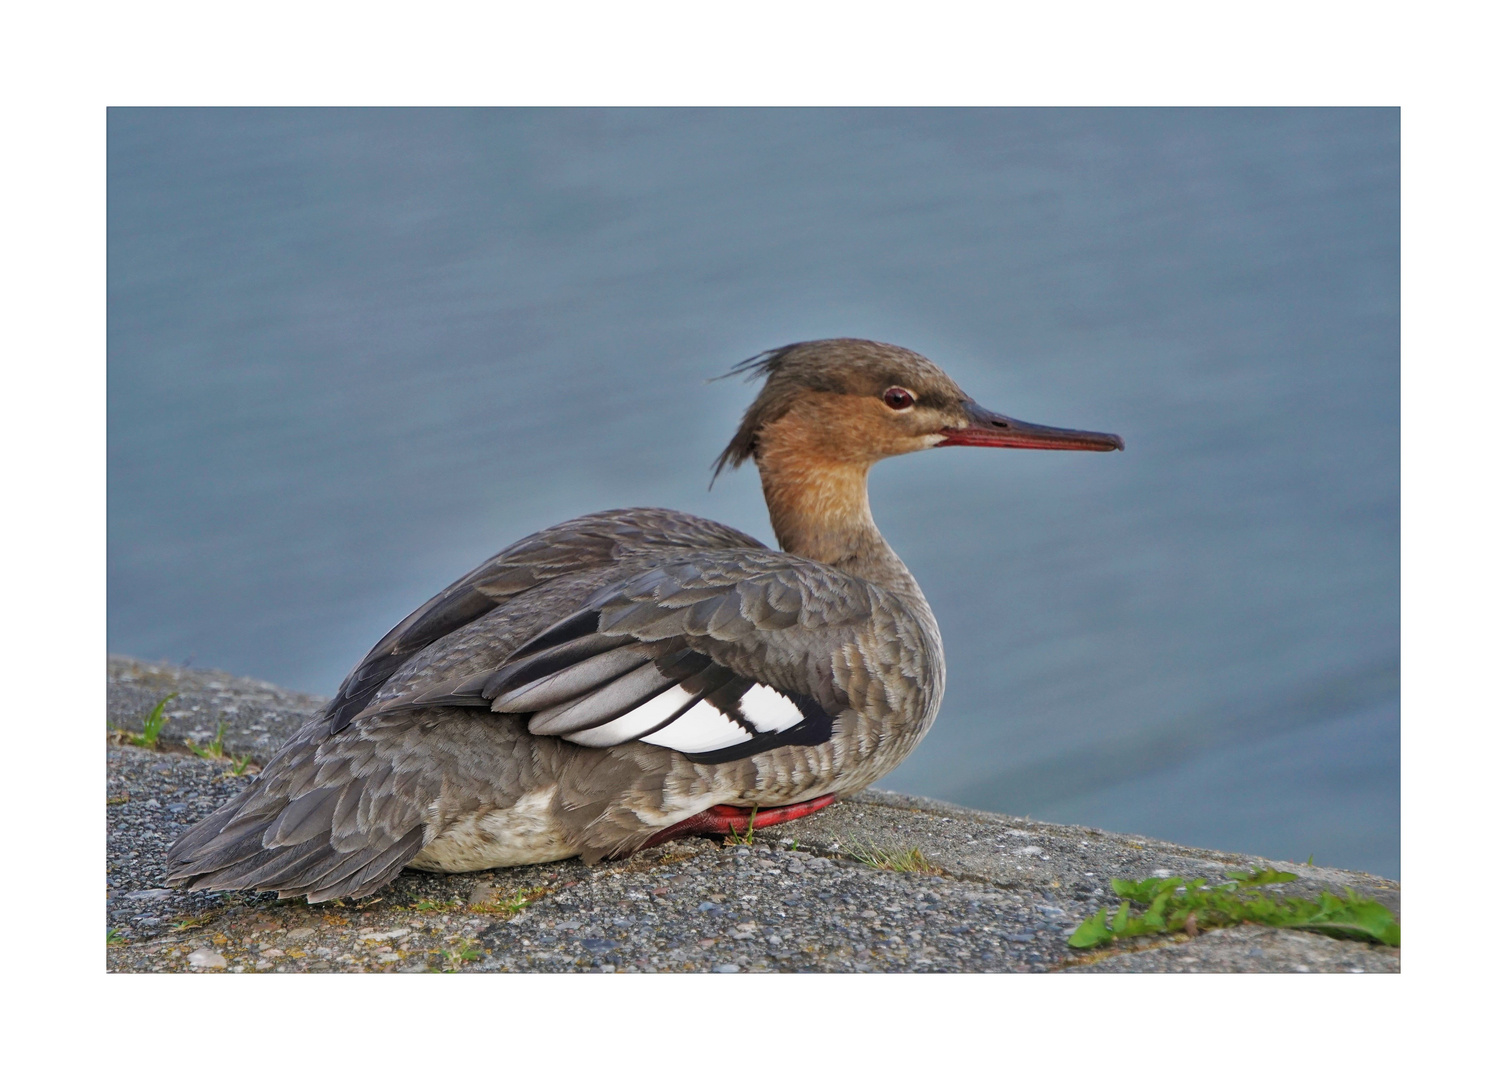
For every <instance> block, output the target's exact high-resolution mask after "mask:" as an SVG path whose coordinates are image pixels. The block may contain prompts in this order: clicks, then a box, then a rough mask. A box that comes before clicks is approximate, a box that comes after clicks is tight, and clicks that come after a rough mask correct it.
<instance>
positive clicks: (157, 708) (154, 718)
mask: <svg viewBox="0 0 1507 1080" xmlns="http://www.w3.org/2000/svg"><path fill="white" fill-rule="evenodd" d="M177 696H178V695H177V694H169V695H168V696H167V697H165V698H163V699H162V700H161V701H159V702H158V703H157V704H155V705H153V706H152V711H151V712H149V713H147V716H146V719H145V720H143V721H142V722H141V734H140V735H131V736H129V738H130V740H131V744H132V745H133V746H143V747H146V749H148V750H155V749H157V736H159V735H161V734H162V729H163V728H165V727H167V717H166V716H164V715H163V714H162V710H163V708H165V707H166V705H167V703H168V702H169V701H172V700H173V698H175V697H177Z"/></svg>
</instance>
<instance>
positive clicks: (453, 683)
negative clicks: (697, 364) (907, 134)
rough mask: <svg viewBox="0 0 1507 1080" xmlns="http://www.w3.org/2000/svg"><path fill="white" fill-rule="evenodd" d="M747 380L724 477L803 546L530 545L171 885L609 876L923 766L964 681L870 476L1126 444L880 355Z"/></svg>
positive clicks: (325, 726) (399, 652) (431, 613)
mask: <svg viewBox="0 0 1507 1080" xmlns="http://www.w3.org/2000/svg"><path fill="white" fill-rule="evenodd" d="M734 373H740V374H744V375H747V376H748V377H749V379H750V380H753V379H756V378H760V377H762V378H763V379H764V385H763V388H762V390H761V392H760V393H759V395H758V397H757V399H756V400H755V401H754V403H753V404H752V405H751V406H750V407H749V409H748V411H747V413H745V414H744V416H743V421H742V424H741V425H740V426H739V428H738V432H737V434H736V435H734V436H733V439H732V442H730V443H729V444H728V446H727V448H726V449H725V450H723V451H722V454H721V456H720V457H718V458H717V461H716V463H715V470H714V473H713V476H714V478H715V476H716V475H717V473H720V472H721V470H723V469H724V468H728V467H733V468H736V467H737V466H738V465H740V464H742V463H743V462H745V461H747V460H748V459H750V458H752V459H753V461H754V462H755V464H756V465H757V466H758V470H759V476H760V479H761V480H762V482H763V488H764V497H765V500H766V502H767V504H768V508H769V516H770V520H771V522H772V524H773V526H774V533H775V536H776V537H777V538H778V540H779V544H780V549H781V550H779V551H774V550H771V549H769V548H768V547H765V546H764V545H763V544H761V543H760V542H759V541H758V540H755V539H754V538H753V537H751V536H747V535H745V534H744V533H742V532H739V531H738V530H736V529H732V528H729V527H728V526H726V525H719V524H717V523H716V522H713V521H707V520H705V519H703V518H699V517H693V516H691V515H689V514H683V513H679V512H677V511H674V510H659V509H632V510H611V511H606V512H604V513H598V514H589V515H587V516H585V517H580V518H576V519H574V520H572V521H567V522H565V523H564V524H562V525H557V526H555V527H553V528H550V529H545V530H544V531H542V532H539V533H535V534H534V535H533V536H530V537H527V538H526V539H523V540H520V541H519V542H518V543H516V544H513V545H512V546H511V547H509V548H507V549H505V550H504V551H502V552H501V553H499V554H498V555H497V556H495V557H494V558H492V559H489V560H488V561H487V562H485V563H483V564H482V565H481V566H479V567H478V568H477V569H475V570H473V571H472V572H471V573H469V574H467V575H466V576H465V577H463V578H461V579H460V580H459V581H457V582H455V583H454V584H453V585H451V586H450V587H449V588H447V589H445V590H444V591H443V592H441V593H440V594H439V595H438V596H435V597H434V598H433V599H432V600H430V601H429V602H428V603H426V604H424V605H422V606H421V607H420V608H419V609H418V610H416V611H415V612H413V614H411V615H409V616H408V617H407V618H406V619H404V620H403V621H402V622H401V623H399V624H398V625H397V626H396V627H394V628H393V630H392V631H391V632H390V633H389V634H388V635H387V636H386V637H384V638H383V639H382V640H381V641H379V642H378V643H377V645H376V646H375V647H374V648H373V649H372V650H371V652H369V653H368V654H367V655H366V657H365V658H364V659H363V660H362V661H361V662H360V663H359V664H357V665H356V668H355V670H354V671H352V672H351V674H350V675H349V677H347V678H346V680H345V682H344V683H342V684H341V686H340V689H339V690H338V691H337V692H336V694H335V696H334V698H333V699H332V700H331V701H330V703H329V705H328V706H327V707H326V708H325V710H324V711H323V713H322V714H320V715H319V716H317V717H316V718H314V719H311V720H310V721H309V722H307V723H306V724H304V726H303V727H302V728H301V729H300V730H299V731H298V732H297V733H296V734H295V735H294V736H293V737H292V738H291V739H289V740H288V742H287V743H286V744H285V745H284V746H283V747H282V748H281V749H280V750H279V751H278V752H277V754H276V755H275V756H273V758H272V759H271V760H270V761H268V762H267V764H266V766H265V767H264V768H263V769H262V770H261V773H260V774H259V775H258V776H257V777H256V778H255V780H254V781H252V783H250V784H249V785H248V786H247V787H246V788H245V790H243V791H242V792H241V793H240V794H238V795H237V796H235V797H234V798H233V799H231V800H230V801H229V802H227V803H226V804H225V805H224V806H222V807H221V808H220V809H219V810H217V811H215V812H214V813H213V814H211V815H210V816H209V817H207V818H205V819H204V820H203V821H201V822H200V823H199V824H197V825H196V826H194V827H193V828H191V829H190V830H189V831H188V832H186V833H185V834H184V835H183V836H182V837H180V838H179V839H178V841H177V842H176V843H175V844H174V845H173V847H172V849H171V850H170V851H169V852H168V855H167V864H168V883H169V884H173V885H187V886H189V887H191V888H194V889H215V890H228V889H255V890H272V891H276V892H277V894H278V895H279V896H280V897H288V896H306V897H307V898H308V899H309V900H310V901H321V900H330V899H335V898H339V897H362V896H367V895H369V894H371V893H373V892H375V891H376V890H378V889H380V888H381V887H382V886H384V885H385V884H387V883H388V882H389V881H391V880H392V879H393V878H394V877H396V876H397V875H398V873H399V872H400V871H401V870H402V869H403V868H404V867H408V866H411V867H414V868H417V869H421V870H431V871H472V870H482V869H486V868H490V867H499V866H515V865H521V864H526V863H542V862H550V861H554V860H559V859H567V858H571V857H573V856H579V857H580V858H582V859H583V860H585V861H586V862H588V863H590V862H595V861H597V860H599V859H602V858H610V857H619V856H623V855H626V854H629V853H631V852H634V851H637V850H639V849H641V848H644V847H647V846H650V845H653V844H656V843H662V842H664V841H666V840H669V839H672V838H674V837H677V836H684V835H688V834H693V833H702V834H713V835H715V834H719V833H720V834H722V835H726V834H727V832H728V831H729V830H730V829H733V828H742V827H745V826H749V825H751V826H752V827H755V828H758V827H763V826H765V825H770V824H775V823H777V822H781V821H788V820H791V819H792V818H796V817H800V816H802V815H804V814H809V813H812V812H814V811H816V810H819V809H821V808H822V807H824V806H827V805H829V804H830V803H831V802H832V801H833V800H834V799H835V798H837V797H839V796H842V795H845V794H849V793H852V792H856V791H859V790H861V789H863V788H865V787H867V786H869V785H870V784H872V783H873V782H874V781H876V780H877V779H879V778H880V777H881V776H883V775H884V774H885V773H888V772H889V771H890V770H891V769H893V768H895V766H897V765H899V764H900V762H901V761H902V760H904V758H905V757H906V755H908V754H909V753H910V752H911V751H912V750H914V749H915V747H916V745H917V743H919V742H920V741H921V738H922V736H924V735H925V734H926V732H927V730H928V729H929V728H930V727H931V725H932V722H933V721H934V720H935V719H936V716H937V711H938V709H939V708H940V707H941V704H942V690H943V684H944V681H945V667H944V664H943V658H942V638H941V634H940V632H939V631H938V628H937V622H936V619H935V618H934V617H933V616H932V612H931V608H930V607H929V606H928V605H927V603H926V598H925V597H924V596H923V595H922V593H921V588H920V586H919V585H917V584H916V579H915V578H914V577H912V576H911V574H910V571H909V570H907V569H906V567H905V564H904V563H902V562H901V561H900V558H899V557H898V556H897V555H896V554H895V552H894V551H893V550H891V548H890V546H889V544H887V543H886V542H885V540H884V537H883V536H881V535H880V533H879V529H878V527H877V526H876V525H875V524H874V518H873V516H872V514H871V513H870V512H869V501H868V473H869V469H870V467H871V466H873V465H874V464H875V463H876V462H878V461H880V460H881V459H883V458H887V457H892V456H894V455H897V454H905V453H910V452H912V451H916V450H925V449H928V448H931V447H936V446H993V447H1028V448H1035V449H1044V450H1100V451H1104V450H1121V449H1124V444H1123V442H1122V441H1121V439H1120V438H1119V436H1117V435H1109V434H1102V433H1098V432H1089V431H1073V430H1068V429H1064V428H1051V427H1043V426H1040V425H1035V424H1026V423H1022V422H1020V421H1017V420H1012V419H1010V418H1009V417H1006V416H1001V415H999V414H997V413H993V412H990V411H988V410H987V409H984V408H982V407H980V406H979V405H978V404H977V403H976V402H974V400H973V399H972V398H970V397H969V396H968V395H967V394H965V393H963V391H962V390H960V389H959V388H958V386H957V385H956V384H955V383H954V382H953V381H952V380H951V379H950V378H948V377H947V375H946V374H944V373H943V372H942V370H941V369H940V368H938V367H937V366H936V365H935V364H933V363H932V362H931V361H929V360H927V359H926V358H925V357H923V356H920V355H919V354H917V353H914V352H911V351H909V350H907V349H902V348H899V347H896V346H893V345H883V344H879V343H877V342H872V341H862V340H857V339H851V338H840V339H833V340H827V341H808V342H801V343H798V344H795V345H787V346H785V347H784V348H781V349H773V350H771V351H769V352H765V353H761V354H760V355H758V356H755V357H752V358H751V359H749V360H746V361H744V362H743V363H742V364H740V365H738V366H737V367H736V368H734Z"/></svg>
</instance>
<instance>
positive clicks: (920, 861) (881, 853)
mask: <svg viewBox="0 0 1507 1080" xmlns="http://www.w3.org/2000/svg"><path fill="white" fill-rule="evenodd" d="M842 853H843V854H844V855H847V856H848V857H849V858H853V859H857V860H858V861H859V862H861V863H863V864H864V865H865V866H872V867H873V868H874V869H875V870H897V871H899V872H900V873H902V874H940V873H941V872H942V871H941V868H940V867H937V866H936V865H934V864H933V863H932V861H931V860H930V859H928V858H927V857H926V856H925V855H923V854H922V853H921V849H920V848H914V847H913V848H881V847H874V846H872V845H869V844H864V843H861V842H860V841H857V840H853V839H849V840H848V841H847V842H846V843H844V844H843V845H842Z"/></svg>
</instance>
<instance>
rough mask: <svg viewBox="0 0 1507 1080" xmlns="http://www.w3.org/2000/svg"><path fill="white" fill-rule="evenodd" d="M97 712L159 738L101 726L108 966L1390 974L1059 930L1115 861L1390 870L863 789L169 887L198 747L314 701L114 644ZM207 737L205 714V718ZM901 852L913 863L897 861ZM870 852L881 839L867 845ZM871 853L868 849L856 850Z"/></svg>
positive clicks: (1181, 939)
mask: <svg viewBox="0 0 1507 1080" xmlns="http://www.w3.org/2000/svg"><path fill="white" fill-rule="evenodd" d="M109 671H110V686H109V713H110V719H109V724H108V727H109V729H111V730H113V729H114V728H116V727H125V728H128V729H130V730H137V731H139V730H140V726H141V725H140V720H141V717H143V716H144V715H145V714H146V712H147V711H148V710H149V709H150V708H151V706H152V704H153V703H154V702H155V701H157V700H158V699H160V698H161V697H162V696H164V695H165V694H167V693H171V692H177V693H178V694H179V697H178V698H176V699H174V701H173V702H170V703H169V706H168V708H167V710H166V711H167V713H168V715H169V725H168V730H167V733H166V734H165V736H164V740H163V744H162V745H163V747H164V749H162V750H159V751H155V752H154V751H149V750H144V749H138V748H136V747H134V746H129V745H118V739H119V737H118V736H114V737H112V741H111V744H110V745H109V746H108V749H107V753H108V758H109V769H108V792H107V799H106V810H107V817H108V824H107V828H108V835H109V842H108V856H107V858H108V864H107V870H106V889H107V891H106V921H107V925H108V929H109V931H110V935H111V939H112V940H111V942H110V944H109V945H108V946H107V949H106V966H107V968H108V969H109V970H111V971H198V972H219V971H225V972H242V971H244V972H255V971H398V972H425V971H452V970H454V971H586V972H633V971H636V972H649V971H710V972H728V973H731V972H741V971H954V972H956V971H1053V970H1067V971H1074V972H1086V971H1310V972H1319V971H1334V972H1350V971H1393V972H1395V971H1398V970H1399V969H1400V958H1399V957H1400V954H1399V950H1397V949H1390V948H1386V947H1383V946H1372V945H1365V944H1361V943H1358V942H1352V941H1341V940H1335V939H1332V938H1327V937H1323V936H1320V935H1316V934H1305V933H1298V932H1295V931H1285V930H1273V929H1270V928H1265V927H1255V926H1244V927H1237V928H1233V929H1230V930H1216V931H1211V932H1208V933H1205V934H1200V935H1198V936H1197V937H1196V938H1193V939H1191V940H1190V939H1188V938H1186V937H1185V936H1184V935H1181V934H1179V935H1175V936H1169V937H1167V938H1164V939H1160V940H1158V941H1156V942H1153V943H1150V944H1149V945H1143V946H1133V947H1122V948H1119V949H1109V950H1095V951H1093V952H1090V953H1086V954H1085V953H1081V952H1078V951H1077V950H1071V949H1069V948H1068V947H1067V944H1066V939H1067V937H1068V935H1069V934H1071V932H1072V930H1073V929H1074V928H1075V927H1076V926H1077V925H1078V923H1079V922H1080V921H1082V920H1083V919H1085V918H1087V917H1089V916H1090V915H1092V914H1093V913H1094V911H1096V910H1097V909H1098V908H1099V907H1101V906H1104V905H1105V904H1106V903H1107V901H1106V899H1105V893H1106V892H1108V889H1109V880H1110V878H1111V877H1146V876H1150V875H1153V874H1160V875H1163V876H1165V875H1167V874H1176V875H1179V876H1200V877H1208V878H1210V879H1211V880H1218V879H1220V878H1221V877H1222V875H1223V874H1224V873H1225V872H1227V871H1228V870H1230V869H1235V868H1243V867H1249V866H1250V865H1252V864H1253V863H1255V862H1257V861H1260V862H1262V863H1263V865H1274V866H1276V867H1278V868H1279V869H1283V870H1289V871H1292V872H1293V873H1296V874H1299V880H1298V881H1295V882H1292V883H1290V884H1289V885H1287V886H1284V887H1283V888H1284V889H1285V891H1286V892H1287V893H1288V894H1289V895H1309V896H1312V895H1316V894H1317V893H1318V892H1319V891H1320V890H1321V889H1329V890H1331V891H1341V890H1342V888H1343V887H1345V886H1349V887H1351V888H1354V889H1356V890H1357V891H1358V892H1361V893H1363V894H1366V895H1369V896H1372V897H1374V898H1376V899H1378V900H1380V901H1381V902H1382V903H1384V904H1386V905H1387V906H1388V907H1390V908H1392V909H1393V910H1394V911H1396V910H1399V909H1400V892H1399V887H1398V885H1397V884H1396V883H1395V882H1390V881H1385V880H1383V879H1381V878H1376V877H1372V876H1370V875H1367V874H1358V873H1352V872H1347V871H1342V870H1333V869H1329V868H1325V867H1308V866H1302V865H1297V864H1289V863H1282V862H1269V861H1267V860H1256V859H1253V858H1251V857H1249V856H1241V855H1231V854H1228V853H1224V852H1216V851H1205V850H1200V849H1194V848H1185V847H1181V846H1178V845H1174V844H1168V843H1165V842H1162V841H1157V840H1149V839H1146V838H1144V837H1134V836H1123V835H1117V834H1113V833H1105V832H1102V831H1100V830H1097V829H1087V828H1081V827H1077V826H1065V825H1048V824H1043V823H1041V822H1035V821H1031V820H1029V819H1025V818H1014V817H1008V816H1004V815H999V814H988V813H983V812H981V811H975V810H968V809H964V808H962V807H957V806H951V805H949V804H946V803H939V802H934V801H932V800H928V799H918V798H913V797H909V796H904V795H898V794H894V793H889V792H877V791H869V792H865V793H863V794H862V795H860V796H858V797H856V798H854V799H850V800H846V801H844V802H841V803H839V804H837V805H835V806H833V807H831V808H830V809H828V810H824V811H822V812H821V813H818V814H815V815H813V816H812V817H809V818H804V819H802V820H800V821H796V822H792V823H790V824H789V825H784V826H779V827H776V828H772V829H764V830H760V831H759V832H758V833H757V834H756V842H755V843H753V844H739V843H730V842H727V843H725V842H721V841H713V840H702V839H695V840H688V841H680V842H676V843H672V844H668V845H666V846H664V847H659V848H654V849H652V850H650V851H646V852H642V853H640V854H638V855H635V856H633V857H632V858H629V859H625V860H622V861H620V862H615V863H607V864H602V865H598V866H596V867H587V866H583V865H582V864H581V863H580V862H578V861H576V860H573V859H572V860H568V861H566V862H561V863H553V864H550V865H547V866H534V867H518V868H513V869H504V870H492V871H486V872H482V873H476V874H453V875H446V874H429V873H422V872H418V871H405V872H404V873H403V874H402V875H401V876H400V877H399V878H398V879H397V880H396V881H394V882H393V883H392V884H391V885H389V886H388V887H387V888H385V889H383V890H382V891H381V892H380V893H378V894H377V895H376V896H374V897H370V898H368V899H367V900H365V901H360V902H349V901H347V902H343V903H342V902H333V903H328V904H318V905H312V906H311V905H309V904H307V903H306V902H305V901H303V900H276V899H274V898H272V897H270V896H266V895H255V894H244V893H216V894H203V893H186V892H182V891H178V890H168V889H163V888H162V887H161V880H162V862H161V857H162V853H163V852H164V851H165V850H166V849H167V847H168V846H169V845H170V844H171V843H172V841H173V839H174V838H175V837H176V836H177V835H178V834H179V833H180V832H181V831H182V830H183V829H184V828H186V827H187V826H188V825H190V824H192V823H193V822H194V821H197V820H198V819H199V818H200V817H202V816H203V815H205V814H206V813H208V812H209V811H210V810H212V809H213V808H214V807H216V806H218V805H219V804H220V803H221V802H223V801H224V800H225V799H227V798H229V797H230V796H231V795H232V794H234V793H235V792H236V791H237V790H239V789H240V787H241V786H242V785H244V784H246V783H249V782H251V779H252V775H253V771H254V769H255V765H254V764H253V765H251V766H249V767H248V769H247V772H246V773H245V774H243V775H240V776H237V775H235V773H234V769H233V767H232V765H231V764H230V763H229V762H228V761H223V760H220V761H213V760H205V759H202V758H200V757H197V756H195V755H193V754H190V753H187V752H184V751H182V750H181V749H180V748H175V744H174V742H173V736H174V735H175V734H176V735H177V736H178V738H179V739H180V740H181V739H182V738H184V737H188V738H192V739H194V740H195V741H196V742H198V743H199V744H200V745H201V746H202V745H203V744H205V743H207V742H208V741H209V740H211V739H213V737H214V735H215V729H216V726H217V725H218V724H219V723H220V722H221V721H223V722H224V723H225V724H226V733H225V739H224V745H225V749H226V751H227V752H229V753H231V754H252V755H253V757H254V759H258V760H260V759H265V757H266V756H268V754H269V752H270V751H271V750H273V749H275V748H276V745H277V744H278V743H280V742H281V741H282V739H283V738H285V737H286V736H287V734H288V733H289V732H291V730H292V729H293V728H294V727H296V726H297V724H298V723H299V722H300V721H301V720H302V719H303V718H304V717H306V716H307V715H309V713H311V712H312V711H313V710H315V709H317V708H318V707H319V706H320V704H321V702H320V700H319V699H317V698H312V697H308V696H306V695H300V694H294V693H291V692H288V691H285V690H281V689H279V688H277V687H275V686H271V685H270V684H267V683H261V682H257V681H254V680H248V679H239V678H235V677H232V676H229V675H224V674H221V673H218V672H203V671H191V670H187V669H183V668H176V667H173V666H172V665H167V664H146V663H142V662H139V661H134V660H130V659H128V658H112V659H111V661H110V667H109ZM200 733H202V734H200ZM912 850H914V851H915V852H917V853H919V854H920V856H921V857H922V859H923V860H924V861H922V862H921V863H920V864H919V865H918V866H916V867H914V868H911V869H891V868H879V867H876V866H874V865H870V864H871V863H873V862H879V863H881V864H882V863H886V862H888V863H891V864H895V863H897V862H898V861H899V856H901V855H903V854H904V853H907V852H911V851H912ZM876 856H877V858H876ZM866 860H867V861H866Z"/></svg>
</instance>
